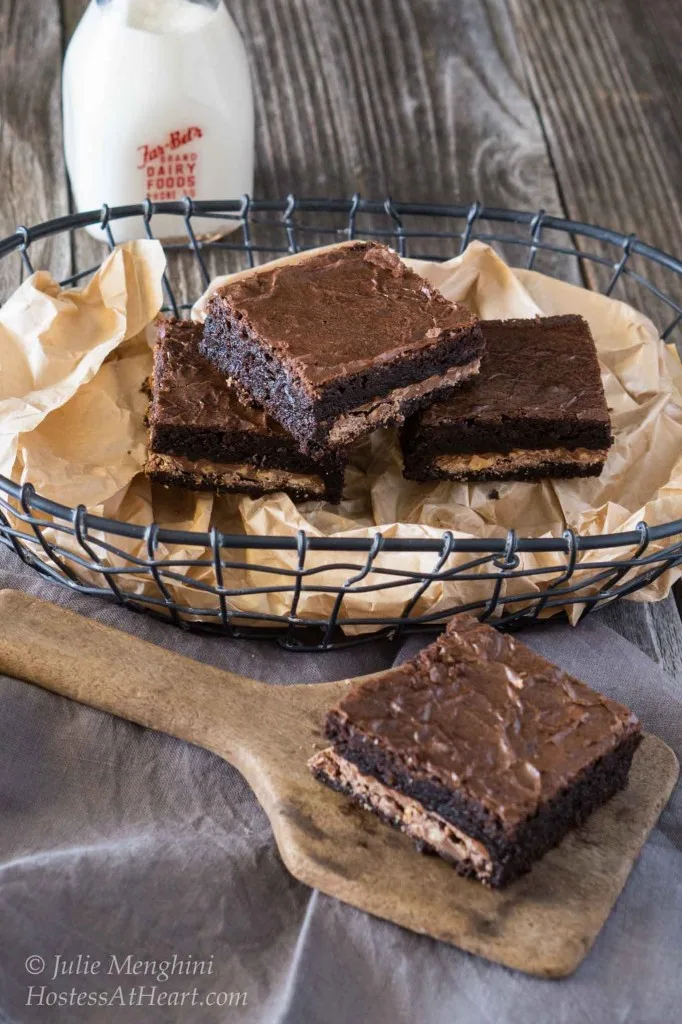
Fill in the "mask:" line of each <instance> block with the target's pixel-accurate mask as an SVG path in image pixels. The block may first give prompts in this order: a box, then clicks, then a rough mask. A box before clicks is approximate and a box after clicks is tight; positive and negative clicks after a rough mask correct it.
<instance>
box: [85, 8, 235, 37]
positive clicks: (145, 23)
mask: <svg viewBox="0 0 682 1024" xmlns="http://www.w3.org/2000/svg"><path fill="white" fill-rule="evenodd" d="M221 4H222V0H95V6H96V9H97V10H98V11H100V12H101V13H102V14H104V15H106V17H107V18H111V19H113V20H115V21H116V22H118V23H119V24H121V25H124V26H126V27H127V28H134V29H140V30H142V31H145V32H153V33H156V34H165V33H168V32H187V31H193V30H195V29H197V28H203V27H204V26H205V25H207V24H208V23H209V22H210V21H211V19H212V18H213V17H214V16H215V14H216V12H217V11H218V8H219V7H220V6H221Z"/></svg>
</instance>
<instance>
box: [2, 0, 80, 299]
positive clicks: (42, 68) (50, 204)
mask: <svg viewBox="0 0 682 1024" xmlns="http://www.w3.org/2000/svg"><path fill="white" fill-rule="evenodd" d="M0 39H1V40H2V48H3V57H2V60H1V61H0V167H1V168H2V197H3V198H2V204H1V206H0V235H1V236H3V237H4V236H5V235H8V234H11V233H12V232H13V231H14V229H15V228H16V227H17V225H18V224H24V225H27V226H30V225H31V224H36V223H38V222H40V221H44V220H47V219H49V218H50V217H54V216H56V215H57V214H59V213H63V212H64V210H65V209H66V207H67V199H66V195H67V193H66V177H65V172H64V161H63V157H62V140H61V102H60V96H61V94H60V88H59V82H60V73H61V28H60V20H59V3H58V0H41V2H40V3H39V4H29V5H27V4H24V3H20V2H18V0H5V3H3V4H2V5H0ZM30 256H31V259H32V260H33V261H34V263H35V265H36V267H40V266H47V267H49V268H50V269H51V270H52V271H53V272H54V273H55V274H56V275H58V276H59V277H66V276H67V275H68V273H69V267H70V259H71V257H70V247H69V241H68V238H66V237H64V236H62V237H56V238H53V239H47V240H45V241H44V242H37V243H35V244H34V245H32V246H31V247H30ZM20 280H21V264H20V259H19V256H11V257H8V258H7V259H4V260H2V261H1V262H0V300H4V299H5V298H7V296H8V295H9V294H11V292H12V291H13V290H14V289H15V288H16V287H17V285H18V284H19V282H20Z"/></svg>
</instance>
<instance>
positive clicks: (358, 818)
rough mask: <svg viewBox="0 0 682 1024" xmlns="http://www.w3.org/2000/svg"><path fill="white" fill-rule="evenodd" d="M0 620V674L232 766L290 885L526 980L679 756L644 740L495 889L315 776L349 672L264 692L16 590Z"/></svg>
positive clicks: (607, 885)
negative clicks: (605, 788) (565, 830)
mask: <svg viewBox="0 0 682 1024" xmlns="http://www.w3.org/2000/svg"><path fill="white" fill-rule="evenodd" d="M0 622H1V623H2V629H1V630H0V672H4V673H7V674H9V675H12V676H15V677H17V678H20V679H25V680H28V681H32V682H34V683H37V684H38V685H41V686H45V687H47V688H48V689H50V690H54V691H55V692H56V693H60V694H63V695H65V696H68V697H71V698H72V699H74V700H77V701H80V702H82V703H84V704H89V705H90V706H92V707H95V708H100V709H102V710H104V711H108V712H110V713H111V714H114V715H118V716H119V717H122V718H128V719H130V720H131V721H133V722H137V723H139V724H141V725H145V726H149V727H150V728H153V729H158V730H160V731H162V732H167V733H169V734H171V735H173V736H177V737H179V738H181V739H184V740H188V741H189V742H191V743H196V744H198V745H200V746H203V747H206V748H207V749H208V750H211V751H213V752H214V753H216V754H218V755H219V756H220V757H223V758H224V759H225V760H227V761H230V762H231V763H232V764H234V765H235V766H236V767H237V768H239V770H240V771H241V772H242V773H243V775H244V776H245V778H246V779H247V781H248V782H249V784H250V785H251V786H252V788H253V790H254V792H255V794H256V796H257V797H258V799H259V801H260V803H261V804H262V806H263V808H264V810H265V811H266V813H267V815H268V817H269V818H270V822H271V824H272V828H273V832H274V835H275V839H276V841H277V846H278V848H279V851H280V854H281V856H282V859H283V861H284V863H285V865H286V866H287V868H288V869H289V871H291V873H292V874H293V875H294V876H295V877H296V878H298V879H299V880H300V881H302V882H305V883H306V884H307V885H310V886H314V887H316V888H318V889H320V890H321V891H322V892H325V893H328V894H329V895H330V896H335V897H336V898H337V899H340V900H342V901H344V902H346V903H350V904H352V905H353V906H355V907H358V908H359V909H361V910H364V911H367V912H368V913H370V914H374V915H376V916H378V917H381V918H385V919H386V920H388V921H392V922H394V923H396V924H399V925H402V926H403V927H405V928H409V929H411V930H412V931H416V932H420V933H423V934H425V935H430V936H432V937H433V938H436V939H440V940H442V941H444V942H449V943H452V944H454V945H456V946H459V947H461V948H462V949H465V950H467V951H469V952H471V953H475V954H477V955H479V956H483V957H486V958H487V959H490V960H495V961H497V962H498V963H502V964H505V965H506V966H508V967H513V968H516V969H517V970H521V971H525V972H528V973H531V974H537V975H541V976H545V977H550V978H559V977H564V976H565V975H567V974H570V973H571V972H572V971H573V970H575V968H576V967H577V966H578V964H579V963H580V961H581V960H582V959H583V957H584V956H585V954H586V953H587V952H588V950H589V949H590V947H591V946H592V944H593V942H594V940H595V938H596V936H597V935H598V933H599V930H600V929H601V927H602V925H603V924H604V922H605V920H606V918H607V917H608V914H609V912H610V910H611V908H612V906H613V904H614V903H615V900H616V899H617V897H618V894H619V893H620V891H621V889H622V888H623V886H624V884H625V882H626V880H627V876H628V874H629V873H630V870H631V868H632V866H633V863H634V861H635V859H636V857H637V855H638V853H639V851H640V849H641V847H642V845H643V843H644V842H645V841H646V838H647V836H648V834H649V832H650V831H651V829H652V828H653V826H654V824H655V823H656V820H657V819H658V816H659V814H660V812H661V810H662V808H663V807H664V805H665V803H666V801H667V799H668V797H669V795H670V793H671V791H672V788H673V786H674V784H675V781H676V779H677V774H678V765H677V760H676V758H675V755H674V754H673V752H672V751H671V750H670V749H669V747H667V746H666V745H665V743H663V742H662V740H659V739H657V738H656V737H654V736H646V737H645V739H644V741H643V743H642V745H641V747H640V749H639V751H638V752H637V754H636V755H635V760H634V762H633V767H632V770H631V775H630V782H629V785H628V787H627V789H626V790H624V791H622V792H621V793H619V794H617V795H616V796H615V797H614V798H613V799H612V800H610V801H609V802H608V804H606V805H605V806H604V807H602V808H601V809H600V810H599V811H597V812H596V813H595V814H594V815H592V816H591V818H590V819H589V820H588V821H587V822H586V824H585V825H584V826H582V827H581V828H579V829H577V830H575V831H574V832H573V833H572V834H571V835H569V836H568V837H567V838H566V839H565V840H564V841H563V842H562V843H561V844H560V846H558V847H557V848H556V849H555V850H552V851H551V852H550V853H549V854H547V855H546V856H545V857H544V858H543V859H542V860H541V861H540V862H539V863H538V864H536V865H535V867H534V868H533V869H532V871H531V872H530V873H529V874H528V875H525V876H524V877H523V878H521V879H520V880H519V881H517V882H515V883H513V884H512V885H510V886H509V887H508V888H506V889H504V890H503V891H501V892H492V891H489V890H487V889H485V888H484V887H483V886H482V885H480V884H479V883H478V882H475V881H468V880H466V879H463V878H460V877H459V876H458V875H457V874H456V873H455V872H454V870H453V869H452V868H451V867H450V866H449V865H447V864H445V863H444V862H443V861H442V860H440V859H439V858H437V857H421V858H420V856H419V854H418V853H417V852H416V851H415V849H414V847H413V846H412V844H411V843H410V842H409V840H407V838H406V837H405V836H403V835H402V834H401V833H399V832H396V831H394V830H392V829H390V828H389V827H388V826H385V825H383V824H381V823H380V822H379V821H378V820H377V819H376V818H375V817H374V816H373V815H371V814H369V813H368V812H366V811H362V810H358V809H357V808H355V807H354V806H352V805H351V804H350V803H349V802H348V801H347V800H346V799H345V798H344V797H342V796H340V795H339V794H337V793H332V792H331V791H329V790H328V789H327V788H326V787H324V786H322V785H321V784H320V783H318V782H316V781H315V780H314V779H313V778H312V776H311V775H310V772H309V771H308V769H307V766H306V762H307V760H308V758H309V757H310V756H311V755H312V754H313V753H314V752H315V750H317V749H321V748H322V746H324V745H326V744H325V743H324V740H323V737H322V724H323V721H324V717H325V714H326V711H327V710H328V709H329V707H330V706H331V705H332V704H334V703H335V702H336V701H337V700H338V699H339V698H340V697H341V696H342V695H343V694H344V693H345V692H347V690H348V688H349V687H350V686H351V685H352V683H353V680H344V681H341V682H337V683H321V684H314V685H294V686H281V687H279V686H268V685H266V684H265V683H257V682H255V681H254V680H250V679H244V678H242V677H240V676H234V675H231V674H229V673H227V672H222V671H220V670H218V669H214V668H209V667H207V666H205V665H201V664H199V663H198V662H192V661H189V660H188V659H186V658H181V657H179V656H178V655H176V654H173V653H171V652H170V651H167V650H164V649H162V648H159V647H155V646H153V645H151V644H148V643H145V642H144V641H142V640H138V639H135V638H133V637H130V636H128V635H126V634H124V633H119V632H117V631H116V630H113V629H111V628H110V627H107V626H103V625H101V624H100V623H97V622H90V623H89V624H88V628H87V629H86V630H84V629H83V619H82V618H81V617H80V616H78V615H75V614H74V613H72V612H67V611H65V610H64V609H62V608H59V607H58V606H56V605H51V604H46V603H45V602H41V601H38V600H37V599H36V598H33V597H29V596H27V595H25V594H20V593H17V592H13V591H0ZM29 636H30V637H31V643H30V645H28V644H26V637H29ZM75 651H77V652H78V657H75V656H74V652H75ZM255 709H257V713H255Z"/></svg>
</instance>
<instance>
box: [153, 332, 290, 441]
mask: <svg viewBox="0 0 682 1024" xmlns="http://www.w3.org/2000/svg"><path fill="white" fill-rule="evenodd" d="M201 332H202V327H201V324H195V323H192V322H191V321H188V320H164V319H161V320H159V321H158V324H157V336H158V343H157V345H156V347H155V349H154V388H153V393H152V401H151V405H150V408H149V417H150V422H151V421H154V420H162V421H163V423H164V425H167V426H181V427H186V426H191V427H194V428H198V427H202V428H206V429H211V430H221V431H224V432H227V431H239V432H242V433H244V432H248V433H253V434H258V435H269V434H276V435H278V436H279V435H281V436H283V437H287V436H288V435H287V433H286V431H285V430H284V429H283V428H282V427H280V425H279V424H278V423H275V421H274V420H272V419H270V417H269V416H267V415H266V414H265V412H264V411H263V410H262V409H259V408H253V407H250V406H247V405H245V404H243V403H242V402H240V401H239V398H238V397H237V393H236V391H235V390H234V388H233V387H230V384H229V381H228V380H226V378H225V377H224V376H223V375H222V374H221V373H220V372H219V371H218V370H216V369H215V368H214V367H213V365H212V364H211V363H209V362H208V360H207V359H204V357H203V356H202V355H201V353H200V352H199V349H198V344H199V340H200V339H201Z"/></svg>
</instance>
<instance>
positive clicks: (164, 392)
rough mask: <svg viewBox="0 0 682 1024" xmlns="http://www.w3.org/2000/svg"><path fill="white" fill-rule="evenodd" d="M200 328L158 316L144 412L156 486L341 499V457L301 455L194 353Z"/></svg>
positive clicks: (149, 470)
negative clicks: (148, 393)
mask: <svg viewBox="0 0 682 1024" xmlns="http://www.w3.org/2000/svg"><path fill="white" fill-rule="evenodd" d="M201 332H202V328H201V325H200V324H195V323H191V322H190V321H186V320H184V321H183V320H165V319H162V320H159V322H158V325H157V333H158V341H157V344H156V346H155V349H154V370H153V375H152V379H151V401H150V404H149V411H148V414H147V419H148V425H149V454H148V457H147V465H146V472H147V474H148V476H149V477H150V478H151V479H152V480H155V481H157V482H159V483H162V484H166V485H176V486H180V487H188V488H191V489H193V490H213V491H218V492H235V491H237V492H244V493H246V494H251V495H252V496H259V495H261V494H267V493H270V492H273V491H284V492H286V493H287V494H289V495H290V496H291V497H292V498H293V499H294V500H295V501H306V500H308V499H313V498H321V499H324V500H326V501H330V502H338V501H340V500H341V495H342V491H343V475H344V462H343V460H342V459H340V458H339V457H338V456H336V455H332V454H329V455H327V457H326V458H325V459H324V460H322V461H314V460H313V459H311V458H310V456H308V455H304V454H303V453H302V452H301V451H300V450H299V447H298V445H297V444H296V442H295V440H294V439H293V437H291V435H290V434H287V433H286V431H285V430H283V429H282V427H280V425H279V424H278V423H276V422H275V421H274V420H272V419H271V418H270V417H269V416H267V415H266V414H265V412H264V411H263V410H262V409H258V408H255V407H250V406H248V405H245V404H244V403H243V402H241V401H240V400H239V397H238V395H237V392H236V391H235V389H234V388H232V387H231V386H230V384H229V382H228V381H227V380H226V379H225V377H224V376H223V375H221V374H220V373H219V372H218V371H217V370H216V369H215V368H214V367H213V366H212V365H211V364H210V363H209V362H208V361H207V360H206V359H205V358H204V357H203V356H202V355H201V352H200V351H199V340H200V338H201Z"/></svg>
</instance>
